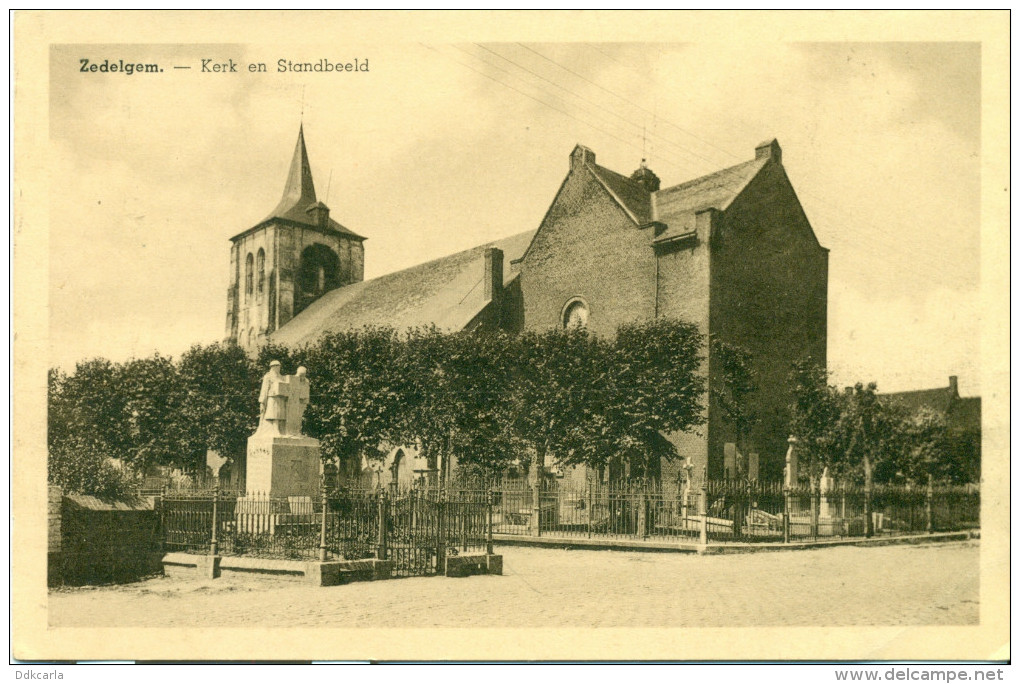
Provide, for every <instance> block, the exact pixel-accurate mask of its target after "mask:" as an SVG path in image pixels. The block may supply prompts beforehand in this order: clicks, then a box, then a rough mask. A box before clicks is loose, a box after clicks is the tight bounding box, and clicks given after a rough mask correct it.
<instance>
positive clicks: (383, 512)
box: [375, 489, 389, 560]
mask: <svg viewBox="0 0 1020 684" xmlns="http://www.w3.org/2000/svg"><path fill="white" fill-rule="evenodd" d="M378 497H379V499H378V506H379V539H378V546H377V547H376V550H375V555H376V558H378V559H379V560H386V528H387V526H388V525H387V523H388V520H387V517H388V515H389V505H388V504H389V499H388V498H387V496H386V490H385V489H382V490H380V491H379V494H378Z"/></svg>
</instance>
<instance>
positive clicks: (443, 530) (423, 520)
mask: <svg viewBox="0 0 1020 684" xmlns="http://www.w3.org/2000/svg"><path fill="white" fill-rule="evenodd" d="M492 501H493V498H492V496H491V495H490V493H489V492H488V491H487V490H485V491H477V490H466V489H461V490H456V491H443V492H439V491H435V490H428V489H420V488H414V489H409V490H406V491H398V490H393V491H387V490H361V489H342V490H338V491H334V492H329V493H328V494H326V495H325V496H324V497H323V496H304V497H285V498H281V497H269V496H265V495H257V494H246V495H242V494H238V493H236V492H228V493H224V492H220V491H219V490H217V489H214V490H212V491H211V492H210V491H168V492H166V493H164V495H163V497H162V500H161V502H160V505H159V510H160V519H161V525H162V530H163V540H164V544H165V547H166V549H167V550H169V551H184V552H190V553H201V554H206V553H209V554H221V555H229V556H256V557H262V558H279V559H289V560H330V559H343V560H363V559H366V558H376V559H380V560H390V561H392V562H393V570H392V574H394V575H397V576H409V575H428V574H433V573H436V572H442V571H443V570H444V565H445V558H446V557H447V555H456V554H461V553H469V552H477V551H488V552H490V553H491V546H492V520H493V514H492Z"/></svg>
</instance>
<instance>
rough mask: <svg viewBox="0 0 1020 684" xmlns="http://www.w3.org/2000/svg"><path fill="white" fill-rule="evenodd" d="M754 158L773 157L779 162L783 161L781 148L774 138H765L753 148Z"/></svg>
mask: <svg viewBox="0 0 1020 684" xmlns="http://www.w3.org/2000/svg"><path fill="white" fill-rule="evenodd" d="M754 158H755V159H775V160H776V161H777V162H781V161H783V148H781V147H780V146H779V141H778V140H776V139H775V138H772V139H771V140H766V141H765V142H763V143H760V144H759V145H758V146H757V147H755V148H754Z"/></svg>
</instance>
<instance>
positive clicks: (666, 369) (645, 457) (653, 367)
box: [596, 318, 705, 477]
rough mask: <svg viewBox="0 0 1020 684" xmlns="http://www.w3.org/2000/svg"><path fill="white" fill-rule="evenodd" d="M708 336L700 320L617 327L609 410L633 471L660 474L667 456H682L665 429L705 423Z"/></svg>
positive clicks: (662, 320) (614, 431)
mask: <svg viewBox="0 0 1020 684" xmlns="http://www.w3.org/2000/svg"><path fill="white" fill-rule="evenodd" d="M704 342H705V340H704V336H703V335H702V334H701V333H700V332H699V331H698V329H697V326H695V325H692V324H690V323H686V322H683V321H678V320H674V319H668V318H657V319H655V320H651V321H643V322H639V323H629V324H625V325H622V326H620V327H619V328H618V329H617V333H616V338H615V340H614V341H613V343H612V347H611V349H610V354H611V355H610V358H609V361H610V364H609V368H608V373H609V385H610V387H611V392H610V393H609V394H608V395H607V396H606V401H607V404H608V405H607V407H606V408H607V409H608V410H607V411H606V413H607V414H608V416H609V417H610V420H611V423H610V426H611V429H610V435H612V437H613V439H614V440H615V441H616V445H617V449H616V450H617V453H619V454H621V455H623V457H624V458H625V459H626V460H628V461H629V462H630V463H631V472H632V474H633V473H635V472H636V473H639V474H645V475H651V476H655V477H657V475H658V466H659V463H660V462H661V459H663V458H667V459H670V458H675V457H676V453H675V450H674V449H673V447H672V444H670V443H669V442H668V441H667V440H665V439H663V438H662V435H663V434H670V433H676V432H689V431H691V430H694V429H696V428H697V427H698V426H700V425H702V424H703V423H704V408H705V407H704V405H703V403H702V398H703V396H704V391H705V379H704V378H703V377H702V376H701V375H700V374H699V370H700V368H701V363H702V361H703V360H704V356H703V354H702V349H703V347H704ZM596 424H597V421H596ZM635 466H636V467H635Z"/></svg>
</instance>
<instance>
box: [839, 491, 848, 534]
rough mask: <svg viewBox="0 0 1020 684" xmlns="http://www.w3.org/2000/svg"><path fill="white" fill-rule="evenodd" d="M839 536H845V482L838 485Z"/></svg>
mask: <svg viewBox="0 0 1020 684" xmlns="http://www.w3.org/2000/svg"><path fill="white" fill-rule="evenodd" d="M839 536H841V537H845V536H847V525H846V480H843V481H842V482H840V483H839Z"/></svg>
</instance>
